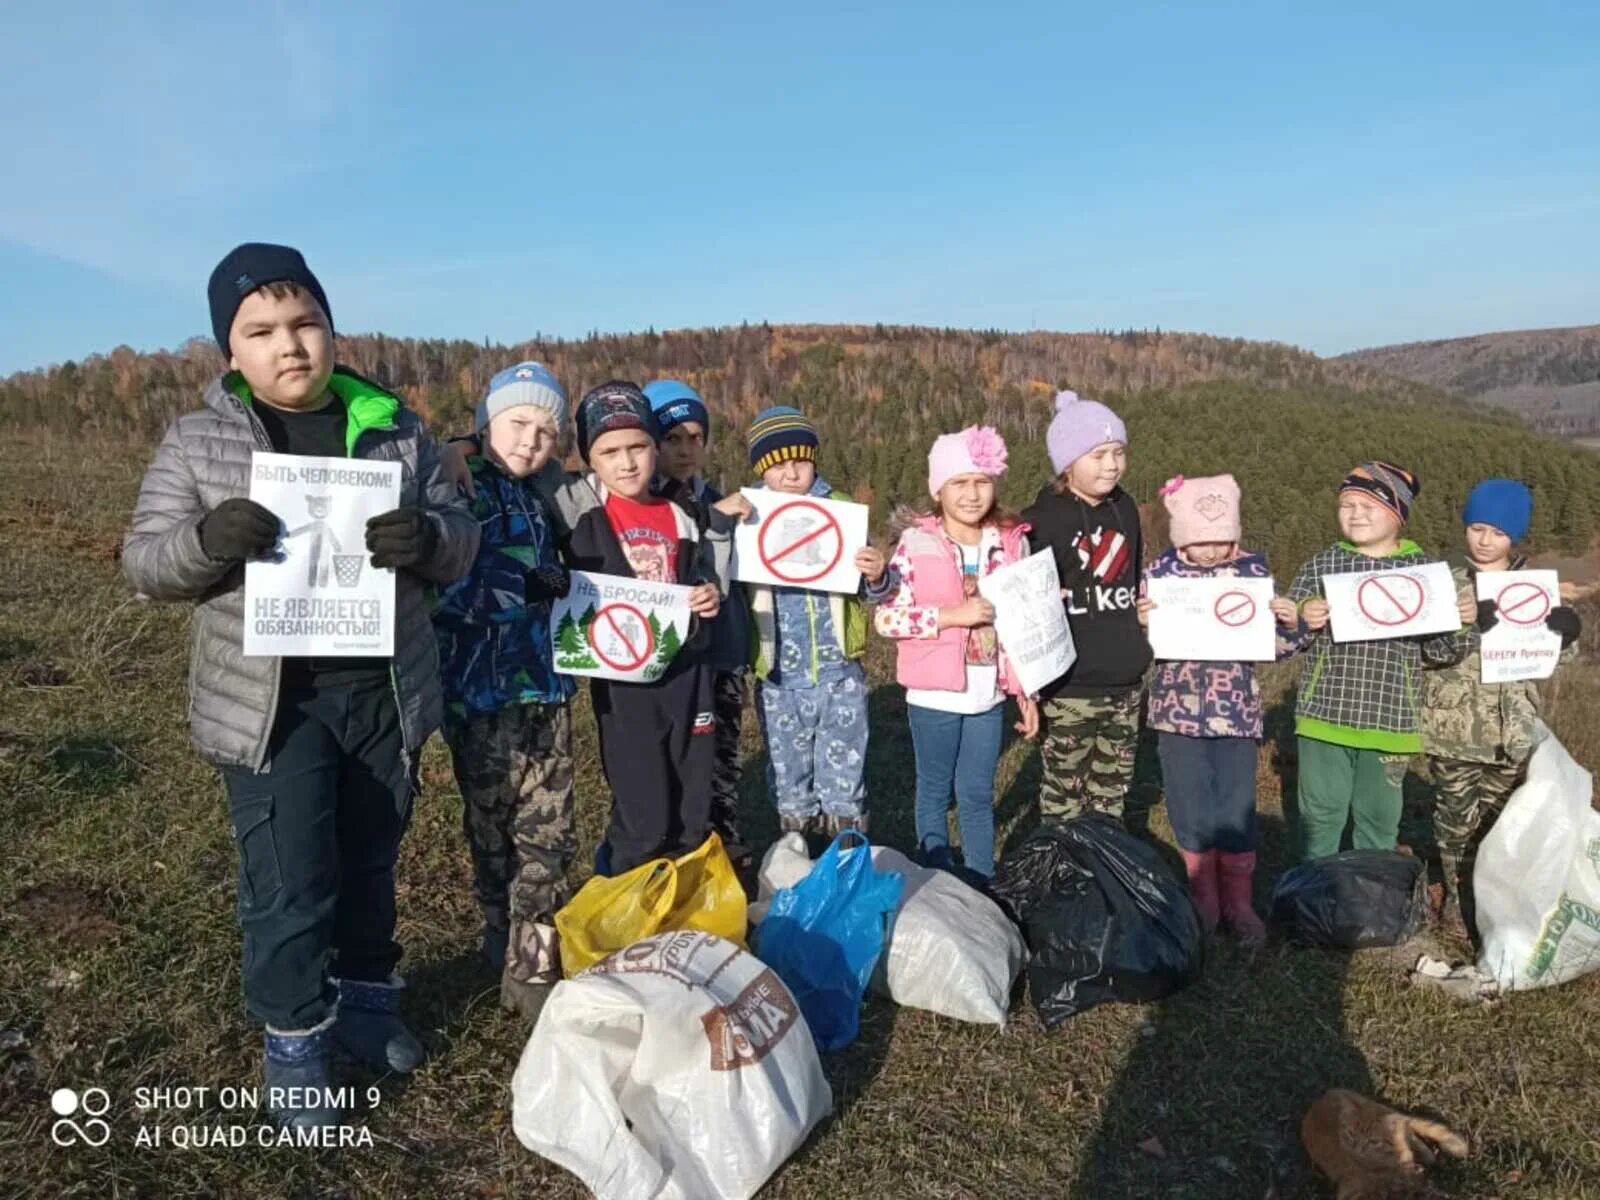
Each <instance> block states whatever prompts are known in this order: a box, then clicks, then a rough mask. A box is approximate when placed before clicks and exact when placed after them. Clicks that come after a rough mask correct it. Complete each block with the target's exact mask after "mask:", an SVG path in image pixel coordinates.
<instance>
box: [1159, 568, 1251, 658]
mask: <svg viewBox="0 0 1600 1200" xmlns="http://www.w3.org/2000/svg"><path fill="white" fill-rule="evenodd" d="M1145 587H1146V594H1147V596H1148V598H1149V600H1150V601H1151V602H1152V604H1153V605H1154V607H1153V608H1151V609H1150V615H1149V628H1148V631H1147V632H1148V634H1149V638H1150V648H1151V649H1152V650H1153V651H1154V652H1155V656H1156V657H1157V658H1159V659H1165V660H1170V661H1174V662H1271V661H1272V660H1273V659H1274V658H1275V657H1276V656H1277V637H1276V633H1275V631H1274V626H1273V623H1274V621H1275V619H1276V618H1274V617H1273V615H1272V610H1271V604H1272V592H1273V583H1272V580H1270V579H1253V578H1240V577H1237V576H1193V575H1158V576H1154V577H1152V578H1151V579H1149V580H1148V581H1147V582H1146V585H1145Z"/></svg>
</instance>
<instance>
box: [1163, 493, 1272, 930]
mask: <svg viewBox="0 0 1600 1200" xmlns="http://www.w3.org/2000/svg"><path fill="white" fill-rule="evenodd" d="M1161 500H1162V503H1163V504H1164V505H1165V506H1166V509H1167V515H1168V517H1169V518H1170V520H1171V532H1172V545H1171V547H1170V548H1168V549H1167V550H1165V551H1164V552H1163V553H1162V554H1161V555H1160V556H1158V557H1157V558H1156V560H1155V561H1154V562H1152V563H1151V564H1150V566H1149V567H1148V568H1147V569H1146V571H1145V579H1146V581H1148V580H1151V579H1161V578H1170V577H1188V578H1218V577H1225V578H1240V579H1270V578H1272V573H1271V572H1270V571H1269V570H1268V569H1267V560H1266V558H1265V557H1264V556H1263V555H1260V554H1253V553H1251V552H1250V551H1248V550H1245V549H1243V548H1242V547H1241V546H1240V545H1239V537H1240V525H1239V485H1238V484H1237V483H1236V482H1235V481H1234V478H1233V476H1232V475H1212V476H1208V477H1202V478H1194V479H1185V478H1184V477H1183V476H1182V475H1179V476H1177V477H1176V478H1174V479H1169V480H1168V481H1167V482H1166V484H1165V485H1163V487H1162V488H1161ZM1271 607H1272V611H1273V614H1274V615H1275V616H1276V617H1277V626H1276V628H1277V635H1278V636H1277V647H1276V653H1277V656H1278V657H1279V658H1286V657H1288V656H1289V655H1291V654H1293V653H1295V652H1296V651H1298V650H1300V649H1301V648H1302V647H1303V645H1304V637H1303V636H1302V635H1301V633H1300V632H1299V621H1298V618H1297V617H1296V615H1295V611H1294V605H1293V604H1291V603H1289V601H1287V600H1284V599H1282V598H1278V599H1274V600H1273V601H1272V605H1271ZM1156 608H1157V605H1156V604H1154V603H1153V602H1151V601H1142V602H1141V604H1140V620H1141V621H1148V620H1149V619H1150V613H1151V612H1153V611H1155V610H1156ZM1147 724H1148V725H1149V727H1150V728H1151V729H1153V730H1155V731H1156V740H1157V747H1158V750H1159V753H1160V755H1161V776H1162V780H1163V782H1164V786H1165V791H1166V800H1167V817H1168V819H1169V820H1170V821H1171V822H1172V831H1173V833H1174V834H1176V835H1177V838H1178V849H1179V851H1180V853H1182V855H1183V864H1184V868H1185V870H1186V871H1187V872H1188V876H1189V890H1190V893H1191V894H1192V895H1193V897H1194V902H1195V907H1196V908H1197V909H1198V910H1199V912H1200V919H1201V922H1202V924H1204V926H1205V927H1206V930H1207V931H1208V932H1209V931H1210V930H1212V929H1215V928H1216V926H1217V924H1218V922H1219V920H1220V921H1221V922H1222V923H1224V924H1226V925H1227V926H1228V928H1229V929H1230V930H1232V931H1233V933H1234V934H1235V935H1236V936H1237V937H1239V938H1240V939H1241V940H1242V941H1244V942H1247V943H1251V944H1254V943H1258V942H1260V941H1261V940H1262V939H1263V938H1264V937H1265V936H1266V927H1265V926H1264V925H1263V924H1262V922H1261V918H1260V917H1259V916H1257V915H1256V911H1255V908H1254V906H1253V904H1252V903H1251V889H1252V882H1253V880H1254V878H1255V868H1256V757H1257V754H1256V749H1257V745H1258V744H1259V742H1260V740H1261V735H1262V712H1261V693H1260V690H1259V688H1258V687H1257V685H1256V676H1255V669H1254V666H1253V665H1252V664H1251V663H1247V662H1219V661H1215V660H1210V659H1206V660H1186V661H1176V660H1169V659H1157V660H1156V664H1155V671H1154V672H1153V673H1152V675H1151V678H1150V707H1149V718H1148V721H1147Z"/></svg>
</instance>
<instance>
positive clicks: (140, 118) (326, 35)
mask: <svg viewBox="0 0 1600 1200" xmlns="http://www.w3.org/2000/svg"><path fill="white" fill-rule="evenodd" d="M7 24H8V25H9V26H13V27H14V28H12V29H9V30H8V31H7V32H8V33H9V34H10V36H0V147H3V148H4V152H5V157H6V158H8V159H9V166H10V168H11V170H10V172H9V174H10V175H11V178H12V179H14V180H17V181H21V182H23V183H24V186H16V187H7V188H4V189H0V237H4V238H6V239H9V240H11V241H13V242H16V243H18V244H20V245H23V246H26V247H28V248H30V249H33V250H35V251H38V252H40V253H43V254H48V255H53V256H55V257H58V258H62V259H66V260H69V261H71V262H75V263H79V264H81V265H84V266H88V267H93V268H95V269H97V270H101V271H104V272H108V273H110V274H112V275H115V276H117V277H120V278H124V279H138V280H141V281H143V282H159V283H166V284H171V285H173V286H184V287H189V286H192V281H193V279H194V276H195V272H196V270H197V269H198V270H204V269H205V265H206V264H203V263H201V262H199V261H198V259H199V258H205V257H207V256H209V255H211V254H212V253H213V249H214V246H213V242H214V240H215V239H213V238H206V239H204V245H205V249H204V250H203V251H201V250H199V249H198V247H197V245H196V243H197V242H200V241H201V240H202V239H200V238H198V237H197V236H196V235H197V234H198V233H201V232H209V231H211V230H213V229H214V230H217V231H221V230H225V229H230V228H231V227H232V226H233V224H234V222H233V221H231V220H230V215H231V214H235V213H238V212H240V211H241V210H244V211H252V210H254V209H256V208H258V207H260V206H261V205H262V204H264V203H266V202H269V201H270V200H271V199H272V197H273V195H274V194H277V193H282V192H284V191H285V190H287V189H291V188H293V187H295V186H296V184H297V182H299V181H303V180H304V179H305V178H307V177H308V176H310V175H312V174H315V173H317V172H319V171H321V170H323V169H324V168H326V167H327V166H329V165H330V157H331V155H330V152H329V149H328V145H329V141H328V134H329V131H330V129H333V128H335V127H336V126H337V124H338V122H340V121H341V120H342V119H344V118H345V117H347V116H348V115H350V114H353V113H359V111H360V109H361V106H362V105H364V104H365V103H366V101H367V98H368V96H369V95H370V90H369V82H370V73H369V71H368V65H369V64H370V62H371V61H372V55H373V53H375V52H376V46H375V43H374V42H373V40H372V38H371V37H370V36H363V37H341V36H340V34H339V31H338V30H337V29H336V28H335V27H334V26H332V25H331V24H330V23H328V22H327V21H325V20H324V19H322V18H319V17H318V16H316V15H314V13H313V10H312V9H311V8H310V7H308V6H299V7H296V8H289V7H287V6H284V5H277V6H260V7H252V8H249V9H245V8H239V9H237V10H236V9H234V8H233V7H232V6H217V7H214V8H211V9H206V8H197V7H193V6H189V7H188V9H187V11H185V12H184V13H183V14H182V15H181V16H175V15H171V14H167V15H159V14H157V13H156V12H155V11H154V10H153V9H152V8H151V7H148V6H145V5H138V6H135V5H132V4H129V3H126V2H124V0H119V2H117V3H102V4H96V5H93V6H91V7H88V8H85V9H83V10H81V11H74V10H73V8H72V6H71V5H65V6H55V5H53V6H51V9H50V12H49V14H48V19H46V18H45V17H42V16H41V17H8V18H7ZM336 47H337V54H336ZM227 236H228V235H227V234H225V233H224V234H221V237H222V238H223V240H226V238H227ZM197 256H198V257H197Z"/></svg>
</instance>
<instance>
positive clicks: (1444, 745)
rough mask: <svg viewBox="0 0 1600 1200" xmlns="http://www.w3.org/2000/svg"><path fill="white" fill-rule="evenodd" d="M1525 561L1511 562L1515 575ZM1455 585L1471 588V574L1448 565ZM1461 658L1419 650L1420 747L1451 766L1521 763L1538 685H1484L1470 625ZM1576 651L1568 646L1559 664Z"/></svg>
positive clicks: (1529, 746)
mask: <svg viewBox="0 0 1600 1200" xmlns="http://www.w3.org/2000/svg"><path fill="white" fill-rule="evenodd" d="M1525 566H1527V560H1526V559H1522V558H1516V559H1513V560H1512V563H1511V569H1512V570H1513V571H1520V570H1521V569H1522V568H1523V567H1525ZM1450 574H1451V576H1452V577H1453V578H1454V579H1455V583H1456V587H1457V588H1458V589H1459V588H1463V587H1476V586H1477V585H1476V582H1475V579H1476V576H1477V572H1476V571H1474V570H1473V569H1472V567H1471V566H1470V565H1468V564H1466V563H1459V562H1452V563H1451V564H1450ZM1463 633H1464V634H1465V638H1466V644H1467V654H1466V657H1464V658H1461V659H1460V660H1458V661H1455V662H1453V663H1452V662H1448V661H1447V662H1442V663H1441V662H1435V661H1430V656H1429V655H1428V654H1427V652H1426V651H1424V654H1423V665H1424V666H1425V667H1426V668H1427V670H1425V671H1424V672H1423V676H1422V713H1421V722H1420V723H1421V727H1422V748H1423V750H1424V751H1425V752H1426V753H1428V754H1431V755H1433V756H1435V757H1437V758H1446V759H1453V760H1455V761H1457V762H1484V763H1492V762H1502V763H1503V762H1522V761H1523V760H1524V759H1526V758H1527V757H1528V755H1529V754H1531V753H1532V752H1533V730H1534V723H1535V722H1536V721H1537V720H1538V719H1539V684H1538V682H1537V681H1535V680H1532V679H1524V680H1518V681H1517V682H1515V683H1484V682H1483V664H1482V660H1481V658H1480V655H1479V639H1480V636H1481V635H1480V633H1479V631H1478V629H1477V627H1476V626H1471V627H1469V628H1468V629H1466V630H1464V631H1463ZM1575 653H1576V648H1575V647H1572V648H1569V649H1568V650H1567V651H1566V652H1565V653H1564V654H1563V655H1562V656H1561V660H1562V661H1563V662H1566V661H1567V660H1568V659H1570V658H1571V657H1572V656H1573V655H1574V654H1575Z"/></svg>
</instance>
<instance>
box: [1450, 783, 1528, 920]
mask: <svg viewBox="0 0 1600 1200" xmlns="http://www.w3.org/2000/svg"><path fill="white" fill-rule="evenodd" d="M1527 766H1528V764H1527V763H1525V762H1520V763H1513V762H1503V763H1499V762H1495V763H1481V762H1462V761H1461V760H1459V759H1450V758H1433V757H1430V758H1429V759H1428V770H1429V772H1430V773H1431V774H1432V775H1433V785H1434V808H1433V841H1434V845H1436V846H1437V847H1438V848H1439V866H1440V868H1441V870H1442V871H1443V874H1444V890H1445V894H1446V895H1448V896H1455V897H1456V898H1457V900H1458V901H1460V900H1461V899H1462V898H1463V897H1467V898H1469V899H1470V896H1471V893H1472V868H1473V864H1474V863H1476V861H1477V858H1478V843H1479V842H1481V841H1482V840H1483V836H1484V834H1486V833H1488V832H1489V829H1490V827H1491V826H1492V825H1493V824H1494V822H1495V818H1497V817H1498V816H1499V815H1500V810H1501V809H1502V808H1504V807H1505V806H1506V800H1507V799H1509V798H1510V796H1511V793H1512V792H1513V791H1515V790H1516V788H1517V785H1518V784H1519V783H1521V782H1522V775H1523V772H1524V771H1525V770H1526V769H1527Z"/></svg>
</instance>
